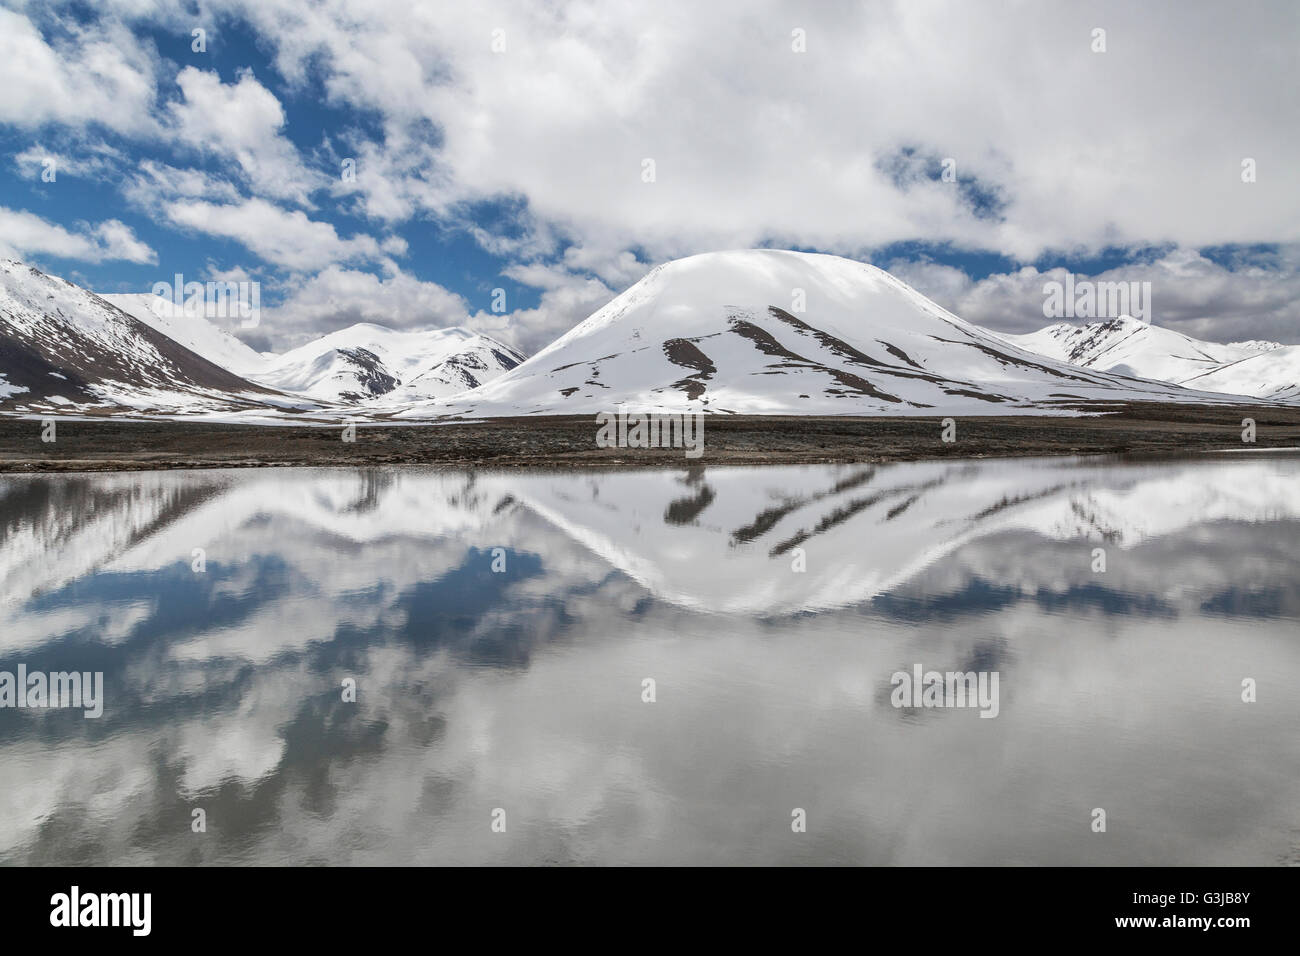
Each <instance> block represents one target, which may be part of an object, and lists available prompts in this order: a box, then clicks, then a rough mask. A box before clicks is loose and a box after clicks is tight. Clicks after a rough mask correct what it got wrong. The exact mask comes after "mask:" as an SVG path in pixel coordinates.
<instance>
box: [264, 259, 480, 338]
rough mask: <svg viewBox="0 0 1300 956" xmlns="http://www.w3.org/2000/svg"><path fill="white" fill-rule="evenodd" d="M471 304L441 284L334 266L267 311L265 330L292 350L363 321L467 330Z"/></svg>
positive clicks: (403, 276)
mask: <svg viewBox="0 0 1300 956" xmlns="http://www.w3.org/2000/svg"><path fill="white" fill-rule="evenodd" d="M467 318H468V313H467V311H466V306H465V300H464V299H462V298H461V297H460V296H459V295H456V294H455V293H453V292H450V291H448V290H447V289H445V288H443V287H442V286H440V285H438V284H437V283H436V282H425V281H423V280H421V279H417V278H415V277H414V276H411V275H408V274H406V273H404V272H401V271H398V270H394V271H392V273H391V274H390V275H388V276H385V277H383V278H381V277H379V276H377V275H374V274H373V273H370V272H362V271H359V270H355V269H346V268H342V267H340V266H330V267H329V268H326V269H324V270H322V271H321V272H319V273H317V274H316V275H314V276H311V277H310V278H308V279H305V280H303V281H301V282H299V283H298V284H297V285H296V286H295V287H294V288H292V289H291V290H290V291H289V294H288V295H287V296H286V297H285V300H284V302H283V303H282V304H281V305H280V306H278V307H276V308H274V309H263V311H262V328H261V331H262V332H264V333H266V334H267V335H269V336H271V338H272V340H273V341H274V342H275V343H276V344H277V345H278V346H280V347H281V348H292V347H293V346H296V345H301V344H302V343H303V342H305V341H308V340H310V339H312V338H315V337H317V336H318V335H321V334H323V333H326V332H332V331H335V330H336V329H342V328H346V327H347V326H350V325H355V324H356V323H358V322H373V323H375V324H377V325H385V326H388V327H389V328H393V329H424V328H439V329H441V328H449V327H451V326H455V325H465V324H467V322H466V320H467Z"/></svg>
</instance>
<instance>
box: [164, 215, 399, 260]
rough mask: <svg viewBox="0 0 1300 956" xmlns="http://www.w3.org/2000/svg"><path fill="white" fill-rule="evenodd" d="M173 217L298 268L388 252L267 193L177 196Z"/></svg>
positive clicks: (370, 257) (178, 222) (366, 238)
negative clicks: (221, 199) (231, 197)
mask: <svg viewBox="0 0 1300 956" xmlns="http://www.w3.org/2000/svg"><path fill="white" fill-rule="evenodd" d="M163 211H164V214H165V215H166V216H167V218H168V219H170V220H171V221H172V222H173V223H175V224H176V225H178V226H182V227H184V228H187V229H193V230H195V231H196V232H202V233H206V234H208V235H212V236H221V237H224V238H226V239H233V240H235V241H236V242H239V243H241V244H242V245H243V246H244V247H246V248H247V249H248V250H249V251H250V252H252V253H254V254H255V255H258V256H260V257H261V258H263V259H265V260H266V261H267V262H270V263H273V264H275V265H278V266H282V267H283V268H285V269H289V270H292V271H296V272H309V271H316V270H319V269H324V268H326V267H328V266H331V265H333V264H335V263H340V262H365V261H372V262H378V261H381V260H383V259H384V258H385V254H384V252H383V250H382V249H380V246H379V243H378V242H376V241H375V239H374V238H373V237H372V236H367V235H357V236H353V237H352V238H350V239H344V238H343V237H341V236H340V235H339V234H338V232H337V231H336V230H335V229H334V226H333V225H331V224H330V223H328V222H324V221H320V220H314V219H309V218H308V217H307V215H306V214H305V213H303V212H302V211H301V210H298V209H284V208H282V207H280V206H277V205H275V204H274V203H270V202H267V201H266V200H264V199H246V200H242V201H239V202H233V203H224V204H221V203H212V202H206V201H203V200H174V201H171V202H168V203H166V204H165V205H164V207H163Z"/></svg>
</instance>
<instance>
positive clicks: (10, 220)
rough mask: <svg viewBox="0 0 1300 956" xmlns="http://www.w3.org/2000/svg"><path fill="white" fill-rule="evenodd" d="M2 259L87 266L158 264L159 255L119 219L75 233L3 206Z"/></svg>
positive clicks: (82, 227)
mask: <svg viewBox="0 0 1300 956" xmlns="http://www.w3.org/2000/svg"><path fill="white" fill-rule="evenodd" d="M0 255H3V256H5V257H8V258H14V259H25V258H29V257H35V256H55V257H57V258H60V259H77V260H80V261H83V262H103V261H106V260H110V259H116V260H122V261H125V262H136V263H146V264H152V263H156V262H157V261H158V254H157V253H156V252H154V250H153V249H151V248H150V247H149V246H148V245H147V244H146V243H144V242H142V241H141V240H139V239H138V238H136V235H135V233H134V232H132V231H131V228H130V227H129V226H127V225H126V224H125V223H123V222H120V221H119V220H117V219H108V220H105V221H104V222H100V223H94V224H90V223H79V224H78V227H77V229H76V230H75V231H73V230H69V229H65V228H64V227H63V226H60V225H58V224H57V223H52V222H50V221H48V220H46V219H42V218H41V217H40V216H37V215H35V214H33V213H30V212H24V211H22V210H15V209H8V208H5V207H4V206H0Z"/></svg>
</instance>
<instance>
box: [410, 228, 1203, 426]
mask: <svg viewBox="0 0 1300 956" xmlns="http://www.w3.org/2000/svg"><path fill="white" fill-rule="evenodd" d="M1142 399H1147V400H1156V401H1207V400H1211V399H1208V398H1207V397H1206V396H1204V395H1197V394H1193V393H1189V392H1186V391H1184V390H1182V389H1178V388H1173V387H1170V386H1168V385H1166V384H1163V383H1155V382H1150V381H1144V380H1139V379H1136V378H1131V377H1126V376H1123V375H1116V374H1112V373H1107V372H1100V371H1094V370H1091V369H1081V368H1078V367H1075V366H1072V365H1069V364H1066V363H1065V362H1064V361H1062V360H1060V359H1049V358H1044V357H1043V356H1042V355H1038V354H1035V353H1033V352H1031V351H1028V350H1026V349H1024V348H1022V347H1019V346H1017V345H1015V344H1012V343H1009V342H1007V341H1006V340H1005V339H1002V338H1000V337H998V336H997V335H995V334H993V333H991V332H989V331H987V330H985V329H982V328H979V327H978V326H975V325H972V324H970V323H969V322H965V321H963V320H962V319H960V318H958V317H957V316H955V315H953V314H951V313H949V312H947V311H945V310H944V309H942V308H940V307H939V306H938V305H936V304H935V303H933V302H931V301H930V300H929V299H927V298H925V297H924V296H923V295H921V294H920V293H918V292H916V291H915V290H914V289H912V288H910V287H909V286H907V285H905V284H904V283H902V282H900V281H899V280H897V279H895V278H894V277H893V276H891V275H889V274H888V273H887V272H883V271H881V270H880V269H877V268H875V267H873V266H869V265H865V264H863V263H861V262H855V261H852V260H848V259H842V258H839V257H837V256H830V255H819V254H810V253H799V252H784V251H777V250H765V249H756V250H744V251H736V252H721V253H708V254H704V255H697V256H691V257H689V258H686V259H679V260H676V261H674V262H669V263H666V264H664V265H661V266H659V267H657V268H655V269H653V270H652V271H651V272H650V273H649V274H648V275H647V276H646V277H645V278H643V279H642V280H641V281H640V282H638V283H637V284H636V285H635V286H633V287H632V288H631V289H629V290H627V291H626V292H624V293H623V294H622V295H620V296H619V297H618V298H616V299H615V300H614V301H613V302H611V303H609V304H608V305H607V306H605V307H604V308H603V309H601V310H600V311H598V312H596V313H595V314H594V315H592V316H591V317H590V318H588V319H586V320H585V321H584V322H582V323H580V324H579V325H578V326H576V327H575V328H573V329H572V330H571V331H569V332H568V333H567V334H566V335H564V336H562V337H561V338H559V339H558V340H556V341H555V342H554V343H552V344H551V345H550V346H549V347H547V348H545V349H543V350H542V351H541V352H539V353H538V354H537V355H535V356H533V357H532V358H530V359H529V360H528V361H526V362H524V363H523V364H522V365H520V366H519V367H518V368H516V369H514V370H513V371H511V372H508V373H507V374H505V375H502V376H501V377H500V378H498V379H497V380H496V381H494V382H491V383H489V384H487V385H485V386H483V387H482V388H480V389H477V390H475V391H474V392H472V393H469V394H465V395H461V396H457V397H456V398H454V399H452V400H448V401H443V402H439V403H433V404H424V405H419V406H414V407H412V408H408V409H404V410H403V411H402V412H400V413H399V414H400V415H402V416H406V417H412V418H419V417H426V416H431V415H439V414H450V415H464V416H478V415H509V414H565V413H582V414H586V413H592V412H596V411H600V410H604V409H610V408H613V407H616V406H619V405H627V406H629V407H633V408H635V409H637V410H655V409H663V410H672V411H703V412H722V413H727V412H735V413H751V414H780V415H789V414H820V415H849V414H852V415H882V414H883V415H908V414H938V413H946V412H953V413H964V414H969V413H977V414H1004V413H1008V412H1014V411H1041V410H1051V409H1068V408H1072V407H1074V406H1077V405H1078V404H1080V403H1084V402H1095V401H1125V400H1142Z"/></svg>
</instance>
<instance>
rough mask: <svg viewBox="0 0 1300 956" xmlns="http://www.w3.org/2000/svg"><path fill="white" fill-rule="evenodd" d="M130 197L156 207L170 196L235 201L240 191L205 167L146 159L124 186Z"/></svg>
mask: <svg viewBox="0 0 1300 956" xmlns="http://www.w3.org/2000/svg"><path fill="white" fill-rule="evenodd" d="M123 193H124V194H125V195H126V198H127V199H128V200H130V201H131V202H133V203H135V204H136V205H138V206H140V207H141V208H142V209H145V210H150V211H152V210H155V209H157V208H158V207H159V205H160V204H161V203H163V202H164V201H166V200H170V199H208V200H212V201H215V202H235V201H236V200H238V199H239V190H238V189H236V188H235V185H234V184H233V183H230V182H227V181H226V180H224V179H221V178H219V177H217V176H213V175H212V174H211V173H208V172H205V171H203V170H201V169H180V168H178V167H175V166H169V165H167V164H166V163H157V162H154V161H153V160H148V159H146V160H143V161H141V162H140V164H139V166H138V167H137V168H136V172H135V174H134V175H133V176H132V177H131V178H130V179H128V180H127V182H126V183H125V185H124V186H123Z"/></svg>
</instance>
